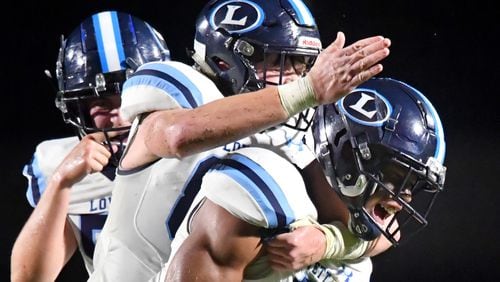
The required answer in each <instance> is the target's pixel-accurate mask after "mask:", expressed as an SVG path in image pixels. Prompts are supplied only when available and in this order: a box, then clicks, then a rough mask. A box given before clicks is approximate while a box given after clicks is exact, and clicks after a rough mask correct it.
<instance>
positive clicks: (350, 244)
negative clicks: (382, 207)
mask: <svg viewBox="0 0 500 282" xmlns="http://www.w3.org/2000/svg"><path fill="white" fill-rule="evenodd" d="M311 225H312V226H314V227H316V228H318V229H319V230H321V231H322V232H323V234H325V239H326V248H325V253H324V254H323V257H322V259H332V260H346V259H358V258H360V257H362V256H363V255H364V254H365V252H366V250H367V249H368V247H369V246H370V242H369V241H364V240H362V239H360V238H358V237H356V236H355V235H354V234H352V233H351V232H350V231H349V229H348V228H347V227H346V226H345V225H344V224H342V223H341V222H339V221H335V222H332V223H331V224H319V223H318V222H317V221H316V220H314V219H312V218H306V219H301V220H298V221H296V222H294V223H292V224H291V225H290V229H291V230H292V231H293V230H295V229H296V228H298V227H302V226H311Z"/></svg>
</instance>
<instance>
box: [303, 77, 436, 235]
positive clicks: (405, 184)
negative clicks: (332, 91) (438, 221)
mask: <svg viewBox="0 0 500 282" xmlns="http://www.w3.org/2000/svg"><path fill="white" fill-rule="evenodd" d="M312 129H313V134H314V141H315V152H316V155H317V157H318V160H319V161H320V163H321V164H322V166H323V169H324V172H325V175H326V176H327V179H328V180H329V182H330V184H331V185H332V186H333V187H334V189H335V190H336V192H337V193H338V194H339V195H340V197H341V198H342V199H343V200H344V202H345V203H346V205H347V206H348V209H349V211H350V214H351V221H350V226H349V227H350V229H351V230H352V231H353V233H354V234H356V235H357V236H359V237H360V238H362V239H365V240H373V239H374V238H376V237H378V236H379V235H380V234H383V235H385V236H386V237H387V238H388V239H389V240H390V241H391V242H392V243H393V245H397V244H398V243H401V242H404V241H406V240H407V239H408V238H409V237H411V236H412V235H414V234H415V233H416V232H417V231H419V230H421V229H422V228H423V227H425V226H426V225H427V223H428V222H427V216H428V213H429V210H430V209H431V206H432V205H433V203H434V200H435V198H436V196H437V195H438V193H439V192H440V191H441V190H442V189H443V185H444V181H445V174H446V167H444V166H443V161H444V156H445V140H444V134H443V126H442V124H441V120H440V118H439V116H438V114H437V112H436V110H435V108H434V107H433V105H432V104H431V103H430V102H429V100H428V99H427V98H426V97H425V96H424V95H423V94H422V93H421V92H419V91H418V90H416V89H415V88H413V87H411V86H410V85H408V84H405V83H403V82H400V81H397V80H394V79H390V78H373V79H371V80H369V81H367V82H365V83H364V84H362V85H360V86H359V87H358V88H356V89H355V90H354V91H353V92H352V93H350V94H349V95H347V96H346V97H344V98H342V99H340V100H339V101H338V102H337V103H335V104H329V105H324V106H319V107H318V108H317V111H316V113H315V116H314V120H313V125H312ZM381 191H382V192H383V193H385V195H386V196H388V197H389V198H390V199H391V201H392V200H394V201H396V202H397V205H398V206H399V209H398V210H397V211H396V212H395V210H392V211H391V208H390V207H385V206H382V205H381V204H380V203H379V204H377V205H376V206H375V207H374V208H373V210H370V211H367V210H366V208H365V207H366V203H367V201H368V200H369V198H370V196H372V195H374V194H375V193H379V192H381ZM394 212H395V215H394V216H392V214H394ZM391 216H392V219H391V218H390V217H391ZM385 219H387V220H388V222H389V223H388V224H386V226H381V225H382V224H381V222H383V221H384V220H385ZM377 222H378V223H377ZM399 237H400V239H399Z"/></svg>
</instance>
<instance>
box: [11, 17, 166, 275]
mask: <svg viewBox="0 0 500 282" xmlns="http://www.w3.org/2000/svg"><path fill="white" fill-rule="evenodd" d="M169 57H170V53H169V50H168V48H167V45H166V44H165V42H164V40H163V37H162V36H161V35H160V34H159V33H158V32H157V31H156V30H155V29H154V28H152V27H151V26H150V25H149V24H148V23H146V22H144V21H143V20H141V19H139V18H137V17H134V16H132V15H130V14H127V13H122V12H116V11H104V12H100V13H96V14H94V15H92V16H90V17H88V18H86V19H85V20H83V21H82V22H81V23H80V24H79V25H78V26H77V27H76V28H75V29H74V30H73V32H72V33H71V34H70V35H69V37H68V38H66V39H64V38H63V39H62V42H61V48H60V50H59V56H58V59H57V62H56V78H57V85H58V88H59V91H58V93H57V98H56V106H57V108H59V110H61V112H62V115H63V118H64V121H65V122H66V123H68V124H70V125H71V126H73V127H74V129H75V130H76V133H77V136H74V137H67V138H60V139H52V140H47V141H44V142H42V143H40V144H39V145H38V146H37V148H36V151H35V153H34V155H33V158H32V159H31V161H30V162H29V163H28V164H27V165H26V166H25V167H24V170H23V174H24V175H25V176H26V177H27V179H28V191H27V198H28V201H29V203H30V204H31V205H32V206H33V207H34V210H33V212H32V214H31V216H30V218H29V219H28V221H27V222H26V224H25V225H24V227H23V229H22V231H21V233H20V234H19V236H18V238H17V240H16V242H15V244H14V247H13V250H12V262H11V279H12V281H33V280H37V281H54V280H55V279H56V277H57V276H58V274H59V272H60V271H61V269H62V268H63V267H64V265H65V264H66V262H67V261H68V260H69V258H70V257H71V256H72V255H73V254H74V253H75V250H76V249H77V248H78V250H79V251H80V253H81V255H82V257H83V261H84V263H85V267H86V269H87V271H88V272H89V273H91V272H92V271H93V264H92V256H93V252H94V245H95V242H96V239H97V236H98V235H99V232H100V230H101V228H102V226H103V224H104V221H105V218H106V215H107V212H108V207H109V203H110V201H111V190H112V187H113V180H114V179H115V169H116V164H117V160H118V158H119V156H120V155H121V152H122V150H123V147H124V145H125V144H126V137H127V132H128V130H129V127H130V123H129V122H127V121H125V120H123V119H121V118H120V116H119V114H118V108H119V106H120V95H121V88H122V85H123V82H124V81H125V79H126V78H127V77H128V76H130V75H131V74H132V73H133V72H134V71H135V70H136V69H137V67H138V66H140V65H141V64H143V63H146V62H152V61H161V60H167V59H169Z"/></svg>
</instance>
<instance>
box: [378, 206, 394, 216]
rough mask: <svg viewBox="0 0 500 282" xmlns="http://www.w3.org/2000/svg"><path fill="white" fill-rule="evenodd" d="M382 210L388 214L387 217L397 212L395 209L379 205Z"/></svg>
mask: <svg viewBox="0 0 500 282" xmlns="http://www.w3.org/2000/svg"><path fill="white" fill-rule="evenodd" d="M381 206H382V208H384V210H385V211H386V212H387V213H388V214H389V215H393V214H395V213H396V212H397V209H396V208H395V207H391V206H385V205H381Z"/></svg>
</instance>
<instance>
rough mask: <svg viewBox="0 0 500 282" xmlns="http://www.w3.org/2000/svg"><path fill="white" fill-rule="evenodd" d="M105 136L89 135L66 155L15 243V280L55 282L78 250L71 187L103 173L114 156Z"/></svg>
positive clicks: (12, 263)
mask: <svg viewBox="0 0 500 282" xmlns="http://www.w3.org/2000/svg"><path fill="white" fill-rule="evenodd" d="M101 135H103V134H102V133H95V134H91V135H88V136H86V137H84V138H83V139H82V141H81V142H80V143H79V144H78V145H77V146H76V147H75V148H74V149H73V150H72V151H71V152H70V153H69V154H68V156H66V158H65V159H64V160H63V162H62V163H61V164H60V165H59V166H58V168H57V169H56V171H55V172H54V174H53V175H52V176H51V177H50V180H49V182H48V183H47V188H46V190H45V192H44V193H43V194H42V196H41V198H40V201H39V202H38V204H37V206H36V207H35V209H34V210H33V212H32V214H31V216H30V217H29V219H28V221H27V222H26V223H25V225H24V226H23V228H22V230H21V232H20V233H19V236H18V237H17V239H16V242H15V243H14V246H13V249H12V256H11V281H54V280H55V279H56V278H57V275H58V274H59V272H60V271H61V269H62V268H63V266H64V265H65V264H66V262H67V261H68V260H69V258H70V257H71V256H72V255H73V253H74V252H75V250H76V239H75V235H74V233H73V231H72V229H71V226H70V223H69V222H68V220H67V211H68V204H69V197H70V189H71V186H72V185H74V184H75V183H77V182H78V181H80V180H81V179H82V178H83V177H84V176H86V175H87V174H89V173H92V172H96V171H100V170H102V168H103V167H104V166H105V165H106V164H107V163H108V159H109V157H110V156H111V153H110V152H109V151H108V150H107V149H106V147H105V146H103V145H101V143H102V141H103V140H104V136H101Z"/></svg>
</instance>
